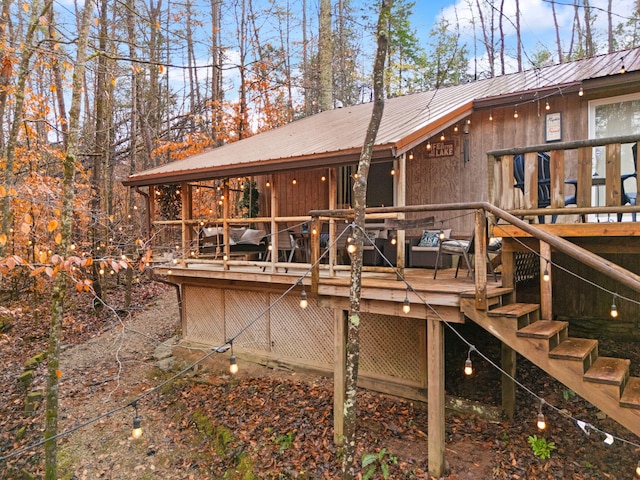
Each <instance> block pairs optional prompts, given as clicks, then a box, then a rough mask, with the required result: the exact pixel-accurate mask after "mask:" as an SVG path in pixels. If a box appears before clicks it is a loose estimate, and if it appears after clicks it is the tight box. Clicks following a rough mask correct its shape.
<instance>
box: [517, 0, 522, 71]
mask: <svg viewBox="0 0 640 480" xmlns="http://www.w3.org/2000/svg"><path fill="white" fill-rule="evenodd" d="M516 42H517V44H516V49H517V50H516V51H517V57H518V71H519V72H521V71H522V32H521V31H520V0H516Z"/></svg>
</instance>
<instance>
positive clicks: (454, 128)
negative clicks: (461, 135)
mask: <svg viewBox="0 0 640 480" xmlns="http://www.w3.org/2000/svg"><path fill="white" fill-rule="evenodd" d="M453 131H454V132H455V133H458V124H457V123H456V124H455V126H454V127H453Z"/></svg>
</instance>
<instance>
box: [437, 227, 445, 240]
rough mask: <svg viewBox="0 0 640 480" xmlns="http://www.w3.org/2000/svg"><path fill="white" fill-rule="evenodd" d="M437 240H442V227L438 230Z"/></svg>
mask: <svg viewBox="0 0 640 480" xmlns="http://www.w3.org/2000/svg"><path fill="white" fill-rule="evenodd" d="M438 240H440V241H441V242H442V241H443V240H444V230H443V229H442V228H440V231H439V232H438Z"/></svg>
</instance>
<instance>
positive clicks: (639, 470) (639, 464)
mask: <svg viewBox="0 0 640 480" xmlns="http://www.w3.org/2000/svg"><path fill="white" fill-rule="evenodd" d="M636 477H638V478H640V461H638V465H637V466H636Z"/></svg>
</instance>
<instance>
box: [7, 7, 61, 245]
mask: <svg viewBox="0 0 640 480" xmlns="http://www.w3.org/2000/svg"><path fill="white" fill-rule="evenodd" d="M52 3H53V1H52V0H47V2H46V3H45V5H44V7H43V8H42V10H41V9H40V0H33V3H32V4H31V5H30V6H29V8H30V12H31V15H30V17H29V28H28V29H27V33H26V34H25V37H24V40H23V42H22V44H23V45H24V47H23V49H22V57H21V59H20V64H19V66H18V79H17V81H16V87H15V93H14V97H15V100H14V104H13V118H12V123H11V127H10V128H9V136H8V138H7V144H6V150H5V152H4V155H5V165H4V178H3V182H2V183H3V185H4V187H5V188H6V189H7V191H9V190H10V189H11V188H12V187H13V186H14V184H15V174H14V172H13V169H14V165H15V159H16V158H15V157H16V147H17V143H18V134H19V133H20V127H21V125H22V115H23V110H24V94H25V88H26V85H27V77H28V76H29V71H30V65H31V57H32V56H33V53H34V52H35V51H36V48H37V47H36V46H34V38H35V34H36V32H37V30H38V28H39V27H40V17H42V16H46V14H47V11H48V10H49V9H50V8H51V4H52ZM11 197H12V195H5V196H4V197H3V198H2V207H1V211H2V226H1V228H0V233H4V234H5V235H7V236H9V235H8V233H9V228H10V227H11V218H12V212H11ZM4 252H5V245H2V244H0V257H2V256H4Z"/></svg>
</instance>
